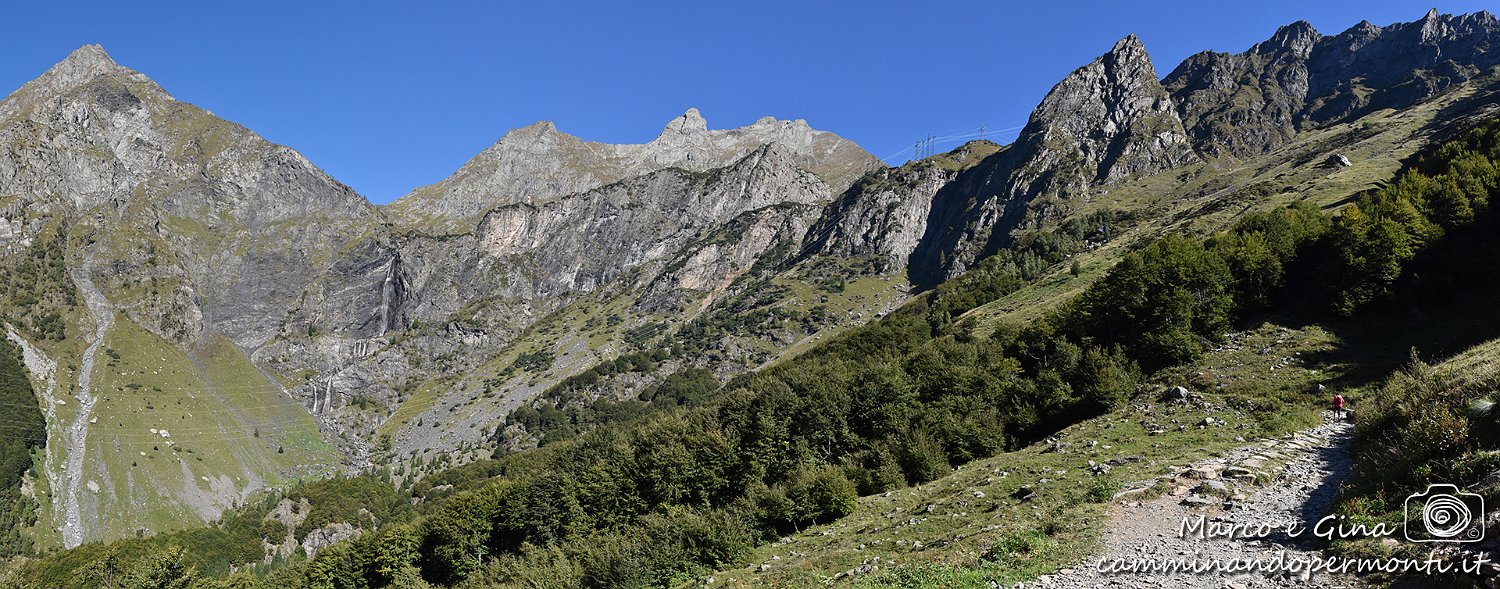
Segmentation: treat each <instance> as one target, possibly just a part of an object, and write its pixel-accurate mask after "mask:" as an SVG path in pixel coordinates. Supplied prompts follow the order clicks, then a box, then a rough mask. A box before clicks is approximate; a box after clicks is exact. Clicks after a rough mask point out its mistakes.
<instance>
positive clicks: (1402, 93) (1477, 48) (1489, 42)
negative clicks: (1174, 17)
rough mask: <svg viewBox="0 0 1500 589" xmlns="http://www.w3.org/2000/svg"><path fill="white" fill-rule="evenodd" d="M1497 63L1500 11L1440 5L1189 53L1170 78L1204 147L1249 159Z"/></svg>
mask: <svg viewBox="0 0 1500 589" xmlns="http://www.w3.org/2000/svg"><path fill="white" fill-rule="evenodd" d="M1497 64H1500V23H1497V21H1496V19H1495V16H1494V15H1493V14H1490V13H1489V12H1478V13H1474V14H1465V15H1459V16H1452V15H1442V14H1438V12H1437V10H1435V9H1434V10H1431V11H1429V12H1428V13H1427V14H1426V16H1424V17H1423V18H1422V19H1420V20H1417V21H1415V22H1410V23H1398V24H1394V25H1390V26H1387V27H1378V26H1375V25H1373V24H1370V23H1369V22H1361V23H1359V24H1357V25H1355V26H1353V27H1351V28H1350V29H1349V30H1347V31H1344V32H1342V33H1339V34H1337V35H1332V36H1324V35H1322V34H1320V33H1318V31H1316V30H1314V29H1313V27H1312V25H1310V24H1308V23H1306V22H1301V21H1299V22H1296V23H1293V24H1291V25H1287V26H1285V27H1282V28H1281V29H1280V30H1278V31H1277V32H1276V34H1275V35H1273V36H1272V37H1271V38H1270V39H1268V40H1266V41H1264V42H1262V43H1258V44H1256V45H1255V46H1254V47H1251V48H1250V49H1249V50H1248V51H1245V52H1244V53H1237V54H1229V53H1215V52H1203V53H1199V54H1197V55H1194V56H1192V57H1189V58H1188V59H1187V60H1185V61H1183V62H1182V64H1181V65H1179V66H1177V69H1175V70H1173V71H1172V73H1171V74H1169V75H1168V76H1167V78H1166V80H1165V81H1164V83H1165V84H1166V87H1167V89H1168V90H1169V91H1170V92H1171V94H1172V97H1173V99H1174V100H1175V101H1176V104H1177V106H1178V108H1179V112H1180V114H1181V117H1182V120H1183V122H1184V124H1186V125H1187V127H1188V130H1189V134H1190V135H1191V136H1192V139H1193V144H1194V146H1195V148H1196V149H1197V150H1198V151H1200V152H1202V153H1205V154H1212V155H1216V156H1223V155H1227V156H1234V157H1246V156H1253V155H1257V154H1260V153H1264V152H1266V151H1269V150H1271V149H1273V148H1275V147H1277V146H1279V145H1281V144H1283V143H1285V142H1287V141H1288V140H1290V139H1291V138H1292V136H1294V135H1295V134H1296V133H1297V132H1299V131H1302V130H1305V129H1309V128H1316V127H1320V126H1324V125H1328V124H1334V123H1340V122H1344V121H1347V120H1350V119H1352V118H1356V117H1359V116H1362V115H1364V114H1366V113H1369V112H1372V111H1376V110H1380V109H1383V108H1405V107H1408V106H1411V105H1413V104H1415V103H1416V102H1418V101H1420V100H1422V99H1425V98H1427V97H1429V96H1432V95H1434V94H1436V93H1438V92H1442V91H1443V90H1446V89H1448V88H1450V87H1453V86H1455V85H1457V84H1462V83H1464V82H1467V81H1469V80H1471V79H1474V78H1476V77H1480V76H1483V75H1486V74H1487V73H1489V72H1490V70H1491V68H1493V67H1494V66H1496V65H1497Z"/></svg>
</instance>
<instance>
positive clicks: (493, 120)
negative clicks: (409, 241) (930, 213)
mask: <svg viewBox="0 0 1500 589" xmlns="http://www.w3.org/2000/svg"><path fill="white" fill-rule="evenodd" d="M53 4H56V5H55V6H53ZM1492 4H1493V2H1475V1H1459V0H1455V1H1444V2H1437V3H1432V2H1428V3H1413V2H1384V1H1379V0H1366V1H1345V0H1320V1H1318V2H1306V1H1305V0H1303V1H1282V0H1260V1H1256V2H1233V3H1221V2H1211V1H1206V0H1196V1H1192V2H1186V1H1174V2H1153V3H1146V2H1121V1H1118V0H1115V1H1109V2H1059V1H1053V2H1004V1H997V0H990V1H975V2H960V1H950V2H911V1H907V2H842V1H821V0H801V1H796V2H782V1H766V2H754V3H750V2H742V3H731V2H717V1H712V0H709V1H704V0H699V1H697V2H645V1H636V2H618V1H615V2H589V3H564V2H552V3H545V2H528V3H509V2H446V1H434V2H425V3H419V2H408V3H396V2H320V3H314V2H281V1H260V2H204V1H193V2H165V1H162V2H154V1H148V2H99V3H68V4H66V5H63V3H27V4H26V5H25V6H24V7H7V10H6V13H7V14H6V16H7V27H6V28H7V31H6V34H5V35H4V36H0V55H4V59H3V61H0V64H3V66H0V87H3V88H5V91H6V92H8V91H10V90H12V89H14V88H16V87H18V86H20V85H21V84H22V83H24V82H26V81H27V80H29V79H31V78H34V77H36V76H37V75H39V74H40V73H41V72H42V71H44V70H45V69H46V68H47V67H48V66H50V65H51V64H52V63H54V62H56V61H58V60H60V59H62V58H63V57H64V56H66V55H67V53H68V52H69V51H71V50H72V49H74V48H75V47H77V46H79V45H82V44H85V43H99V44H101V45H103V46H104V48H105V49H106V50H107V51H109V53H110V55H111V56H113V57H114V58H115V60H116V61H118V62H120V63H121V64H123V65H125V66H128V67H131V68H134V69H136V70H139V71H141V72H143V73H145V74H146V75H148V76H150V77H151V78H153V79H155V80H156V81H157V82H159V83H160V84H161V85H162V86H163V87H165V88H166V89H167V91H168V92H171V93H172V94H173V95H175V96H176V97H177V98H179V99H182V100H186V101H189V102H192V103H194V104H197V105H199V106H201V107H204V108H207V109H209V110H211V111H213V112H214V113H215V114H218V115H219V116H221V117H224V118H226V119H229V120H232V121H235V122H237V123H240V124H243V125H245V126H247V127H249V128H251V129H253V130H255V131H256V132H258V133H260V134H261V135H264V136H265V137H267V138H268V139H270V140H272V141H275V142H278V143H282V144H286V145H289V146H291V147H293V148H295V149H297V150H299V151H301V152H302V153H304V154H305V155H307V157H308V158H309V159H311V160H312V161H313V163H315V164H317V165H319V166H321V167H322V168H323V169H325V170H327V171H328V172H329V173H331V174H332V175H333V176H334V177H335V178H338V179H339V180H340V181H343V182H345V183H347V184H349V185H350V186H352V187H354V189H355V190H357V191H359V192H360V193H361V194H364V195H366V196H368V197H369V198H370V199H371V200H373V201H375V202H378V203H381V202H388V201H390V200H392V199H394V198H396V197H398V196H400V195H402V194H405V193H406V192H408V191H409V190H411V189H412V188H414V187H416V186H420V185H423V184H429V183H432V182H436V181H438V180H441V179H442V178H444V177H446V176H447V175H449V174H451V173H452V172H453V171H454V170H456V169H457V168H458V167H459V166H460V165H462V164H463V162H464V161H466V160H467V159H468V158H470V157H472V156H473V155H474V154H476V153H478V152H479V151H480V150H482V149H484V148H485V147H487V146H489V145H490V144H491V143H493V142H494V141H495V140H496V139H498V138H499V137H500V136H501V135H502V134H504V133H505V131H506V130H507V129H511V128H515V127H520V126H524V125H527V124H530V123H532V122H535V121H538V120H552V121H555V122H556V123H557V127H558V128H559V129H560V130H562V131H564V132H568V133H571V134H574V135H577V136H580V137H582V138H584V139H589V140H595V141H607V142H614V143H638V142H644V141H649V140H650V139H652V138H653V137H655V136H656V134H657V133H658V132H659V131H660V130H661V128H662V126H663V125H664V124H665V123H666V122H667V121H668V120H670V119H671V118H672V117H674V116H676V115H679V114H681V113H682V112H683V111H685V110H687V108H689V107H697V108H699V109H700V110H701V111H702V112H703V114H704V116H705V117H706V118H707V119H708V123H709V126H710V127H711V128H728V127H737V126H741V125H745V124H749V123H750V122H752V121H754V120H755V119H756V118H759V117H761V116H763V115H772V116H776V117H779V118H787V119H795V118H802V119H807V120H808V122H809V123H811V124H812V125H813V126H814V127H816V128H820V129H825V130H829V131H834V132H836V133H839V134H841V135H843V136H844V137H847V138H849V139H852V140H854V141H856V142H858V143H860V144H861V145H863V146H864V147H865V148H866V149H868V150H870V151H871V152H872V153H874V154H875V155H877V156H893V157H892V158H891V161H892V162H893V163H899V161H898V160H900V159H902V154H901V153H899V152H900V151H901V150H903V149H906V148H908V147H910V146H911V145H912V144H913V143H914V142H915V141H916V140H917V139H919V138H921V137H923V136H926V135H927V134H933V135H939V136H942V135H949V134H952V133H955V132H961V131H965V130H969V129H974V128H977V127H979V126H981V125H984V126H987V127H988V128H990V129H1008V128H1013V127H1018V126H1020V125H1022V124H1024V123H1025V122H1026V117H1027V115H1028V114H1029V113H1030V111H1031V109H1032V107H1034V106H1035V105H1036V103H1037V102H1038V101H1039V100H1041V98H1042V96H1043V95H1045V94H1046V92H1047V90H1048V89H1049V88H1051V86H1052V84H1054V83H1056V82H1057V81H1058V80H1059V79H1060V78H1062V76H1064V75H1066V74H1067V73H1068V72H1070V71H1072V70H1073V69H1074V68H1076V67H1078V66H1081V65H1083V64H1085V63H1087V62H1088V61H1090V60H1091V59H1093V58H1094V57H1095V56H1097V55H1098V54H1100V53H1102V52H1104V51H1106V50H1108V49H1109V47H1110V46H1111V45H1113V43H1114V42H1115V41H1116V40H1117V39H1119V38H1120V37H1123V36H1125V35H1127V34H1130V33H1135V34H1137V35H1138V36H1140V38H1141V40H1142V41H1143V42H1144V43H1145V44H1146V48H1147V50H1148V51H1150V52H1151V55H1152V58H1153V61H1154V62H1155V64H1156V67H1157V71H1158V73H1159V74H1161V75H1166V73H1167V72H1169V71H1171V69H1172V68H1173V67H1175V66H1176V65H1177V63H1178V62H1180V61H1181V60H1182V59H1183V58H1185V57H1187V56H1188V55H1190V54H1192V53H1195V52H1197V51H1200V50H1204V49H1213V50H1219V51H1235V52H1237V51H1242V50H1244V49H1246V48H1248V47H1249V46H1250V45H1252V44H1254V43H1255V42H1257V41H1260V40H1263V39H1265V38H1267V37H1269V36H1270V35H1271V34H1272V33H1273V32H1274V31H1275V30H1276V28H1277V27H1278V26H1280V25H1283V24H1286V23H1289V22H1292V21H1295V20H1298V19H1302V20H1307V21H1309V22H1311V23H1312V24H1313V25H1314V26H1315V27H1317V28H1318V30H1319V31H1321V32H1323V33H1324V34H1333V33H1337V32H1339V31H1342V30H1344V29H1346V28H1348V27H1350V26H1352V25H1353V24H1355V23H1357V22H1359V21H1360V20H1362V19H1367V20H1369V21H1371V22H1373V23H1375V24H1378V25H1386V24H1390V23H1392V22H1398V21H1410V20H1415V19H1418V18H1420V17H1421V16H1422V15H1423V14H1424V13H1425V12H1426V11H1427V9H1428V8H1431V7H1434V6H1436V8H1438V10H1439V11H1440V12H1444V13H1455V14H1456V13H1462V12H1472V11H1477V10H1482V9H1486V8H1491V5H1492ZM1013 136H1014V132H1010V133H1007V134H1005V135H1004V136H1003V139H1004V140H1007V141H1008V140H1009V139H1011V138H1012V137H1013ZM949 146H951V144H945V145H940V146H939V147H949Z"/></svg>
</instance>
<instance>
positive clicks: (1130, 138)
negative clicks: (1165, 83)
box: [1017, 35, 1192, 193]
mask: <svg viewBox="0 0 1500 589" xmlns="http://www.w3.org/2000/svg"><path fill="white" fill-rule="evenodd" d="M1021 137H1022V139H1021V142H1022V143H1024V144H1026V145H1028V146H1029V148H1028V149H1025V150H1021V151H1018V152H1017V153H1019V154H1024V153H1027V152H1028V151H1034V152H1038V153H1040V152H1046V151H1051V152H1057V153H1055V155H1057V156H1058V157H1059V158H1061V159H1058V160H1057V161H1052V160H1053V159H1054V158H1051V157H1033V158H1031V161H1030V162H1027V163H1026V164H1025V167H1027V168H1036V169H1035V170H1034V173H1035V174H1036V175H1037V176H1036V178H1037V179H1042V178H1047V179H1049V180H1047V182H1049V183H1056V182H1059V181H1062V182H1065V183H1066V184H1065V185H1053V186H1051V187H1050V188H1047V189H1044V190H1042V192H1055V191H1062V192H1070V191H1072V189H1068V188H1066V186H1067V185H1076V186H1074V188H1075V189H1076V188H1078V187H1081V186H1083V185H1085V184H1088V183H1091V182H1095V181H1098V182H1103V183H1106V184H1107V183H1113V182H1117V181H1119V180H1122V179H1124V178H1126V177H1128V176H1133V175H1139V174H1145V173H1151V172H1154V171H1157V170H1161V169H1165V168H1169V167H1174V166H1177V165H1181V164H1182V163H1185V162H1186V161H1188V160H1190V159H1192V151H1191V150H1190V149H1188V147H1187V136H1186V133H1184V132H1183V130H1182V122H1181V121H1180V120H1179V119H1178V117H1177V113H1176V110H1175V109H1174V108H1173V105H1172V99H1171V97H1169V96H1168V95H1167V91H1166V89H1165V88H1164V87H1162V85H1161V81H1160V79H1158V78H1157V76H1156V68H1155V67H1154V66H1153V65H1152V63H1151V56H1150V55H1149V54H1147V52H1146V48H1145V46H1144V45H1142V44H1141V41H1140V39H1139V38H1137V37H1136V36H1135V35H1130V36H1128V37H1125V38H1124V39H1121V40H1120V41H1119V42H1117V43H1115V45H1114V47H1113V48H1112V49H1110V51H1109V52H1108V53H1105V54H1104V55H1101V56H1100V57H1099V58H1097V59H1095V60H1094V61H1093V62H1092V63H1090V64H1089V65H1086V66H1084V67H1082V68H1079V69H1078V70H1076V71H1074V72H1073V73H1072V74H1069V75H1068V77H1066V78H1064V79H1063V81H1061V82H1059V83H1058V84H1057V85H1056V86H1054V87H1053V88H1052V91H1051V92H1048V93H1047V96H1046V98H1043V99H1042V103H1041V104H1040V105H1039V106H1037V108H1036V110H1035V111H1034V112H1033V113H1032V115H1031V121H1030V122H1029V123H1028V124H1027V126H1026V128H1025V129H1024V130H1022V132H1021ZM1069 151H1071V152H1075V153H1076V155H1077V156H1078V158H1077V159H1073V158H1071V157H1067V156H1066V154H1065V153H1063V152H1069ZM1049 161H1050V162H1051V163H1046V162H1049ZM1064 161H1071V162H1074V163H1075V164H1077V167H1078V168H1079V169H1077V170H1070V171H1067V173H1064V174H1057V173H1055V172H1059V171H1061V170H1056V169H1054V168H1055V166H1054V165H1052V164H1061V163H1063V162H1064ZM1039 163H1041V164H1044V167H1045V168H1047V169H1046V170H1043V169H1041V168H1037V165H1038V164H1039ZM1029 176H1031V174H1029V173H1022V174H1021V175H1020V176H1019V177H1018V179H1022V180H1024V179H1025V178H1026V177H1029ZM1023 183H1024V184H1028V185H1029V184H1030V182H1029V181H1024V182H1023ZM1017 188H1020V187H1019V186H1018V187H1017ZM1034 188H1035V187H1033V188H1024V189H1021V192H1026V193H1033V192H1035V191H1034Z"/></svg>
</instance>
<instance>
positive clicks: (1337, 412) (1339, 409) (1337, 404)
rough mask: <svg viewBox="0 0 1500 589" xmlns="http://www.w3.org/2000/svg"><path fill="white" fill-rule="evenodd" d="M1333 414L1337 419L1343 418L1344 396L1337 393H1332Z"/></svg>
mask: <svg viewBox="0 0 1500 589" xmlns="http://www.w3.org/2000/svg"><path fill="white" fill-rule="evenodd" d="M1333 416H1334V417H1335V418H1337V419H1338V420H1339V421H1343V420H1344V396H1343V395H1340V394H1338V393H1334V394H1333Z"/></svg>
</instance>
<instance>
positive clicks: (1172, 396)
mask: <svg viewBox="0 0 1500 589" xmlns="http://www.w3.org/2000/svg"><path fill="white" fill-rule="evenodd" d="M1192 396H1193V393H1192V392H1191V391H1189V390H1187V388H1186V387H1180V386H1177V387H1172V388H1169V389H1167V390H1166V391H1165V392H1163V393H1162V394H1161V400H1163V401H1186V400H1188V399H1190V398H1192Z"/></svg>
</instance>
